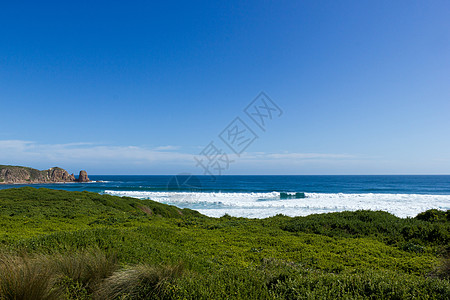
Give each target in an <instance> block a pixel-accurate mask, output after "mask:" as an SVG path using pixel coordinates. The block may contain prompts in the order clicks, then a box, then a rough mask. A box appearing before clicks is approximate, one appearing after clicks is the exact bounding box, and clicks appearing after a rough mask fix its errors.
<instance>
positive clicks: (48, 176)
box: [0, 165, 90, 184]
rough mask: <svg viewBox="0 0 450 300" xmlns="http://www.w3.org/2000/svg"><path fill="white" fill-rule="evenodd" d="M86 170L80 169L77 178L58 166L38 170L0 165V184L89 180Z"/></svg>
mask: <svg viewBox="0 0 450 300" xmlns="http://www.w3.org/2000/svg"><path fill="white" fill-rule="evenodd" d="M89 181H90V180H89V177H88V175H87V173H86V171H81V172H80V176H79V178H78V179H76V178H75V176H74V175H73V174H69V172H67V171H66V170H64V169H62V168H58V167H54V168H50V169H48V170H43V171H39V170H36V169H33V168H28V167H20V166H4V165H0V184H29V183H65V182H89Z"/></svg>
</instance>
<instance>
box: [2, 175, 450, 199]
mask: <svg viewBox="0 0 450 300" xmlns="http://www.w3.org/2000/svg"><path fill="white" fill-rule="evenodd" d="M89 177H90V178H91V179H92V180H94V181H99V182H92V183H66V184H33V185H0V189H5V188H14V187H20V186H33V187H36V188H41V187H45V188H52V189H62V190H68V191H91V192H97V193H102V192H104V191H105V190H114V191H149V192H164V191H172V192H192V191H193V190H192V187H190V186H189V185H187V186H186V185H185V186H183V185H179V186H177V185H174V184H171V180H172V182H173V178H174V176H166V175H165V176H159V175H151V176H130V175H128V176H123V175H90V176H89ZM195 178H196V180H198V182H197V184H196V187H195V191H200V192H224V193H236V192H240V193H252V192H273V191H276V192H291V193H292V192H299V191H301V192H305V193H352V194H359V193H384V194H431V195H450V175H373V176H363V175H345V176H338V175H326V176H320V175H316V176H308V175H300V176H281V175H279V176H272V175H260V176H217V177H215V178H212V177H210V176H195Z"/></svg>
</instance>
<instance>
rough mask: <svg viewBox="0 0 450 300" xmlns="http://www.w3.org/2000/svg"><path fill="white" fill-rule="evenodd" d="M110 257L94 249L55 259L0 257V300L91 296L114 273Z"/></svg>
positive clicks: (114, 262) (115, 266)
mask: <svg viewBox="0 0 450 300" xmlns="http://www.w3.org/2000/svg"><path fill="white" fill-rule="evenodd" d="M117 268H118V264H117V260H116V257H115V256H114V255H106V254H104V253H103V252H101V251H99V250H98V249H91V250H87V251H79V252H73V253H65V254H56V255H36V256H29V255H6V254H3V255H1V256H0V299H2V300H3V299H5V300H6V299H14V300H20V299H23V300H25V299H27V300H31V299H32V300H41V299H48V300H52V299H62V298H64V297H63V295H65V296H66V297H69V298H70V297H71V296H70V295H71V294H84V295H87V294H89V293H91V292H92V291H93V290H94V289H95V288H96V286H97V285H98V284H99V283H100V282H101V281H102V280H103V279H104V278H106V277H108V276H110V275H112V274H113V272H114V271H115V270H117Z"/></svg>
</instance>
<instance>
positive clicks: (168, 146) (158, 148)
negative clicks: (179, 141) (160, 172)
mask: <svg viewBox="0 0 450 300" xmlns="http://www.w3.org/2000/svg"><path fill="white" fill-rule="evenodd" d="M178 149H180V147H179V146H172V145H167V146H159V147H156V148H154V149H153V150H155V151H172V150H178Z"/></svg>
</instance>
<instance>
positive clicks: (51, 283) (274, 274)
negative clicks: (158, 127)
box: [0, 188, 450, 300]
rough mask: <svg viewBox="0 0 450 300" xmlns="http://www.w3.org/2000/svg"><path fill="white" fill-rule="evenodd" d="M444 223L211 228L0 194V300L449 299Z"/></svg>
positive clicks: (434, 218)
mask: <svg viewBox="0 0 450 300" xmlns="http://www.w3.org/2000/svg"><path fill="white" fill-rule="evenodd" d="M447 216H448V214H446V212H441V211H427V212H424V213H422V214H419V215H418V216H417V217H415V218H405V219H402V218H398V217H396V216H394V215H392V214H389V213H386V212H381V211H356V212H341V213H330V214H319V215H310V216H307V217H295V218H291V217H287V216H283V215H277V216H274V217H271V218H266V219H261V220H260V219H246V218H235V217H232V216H229V215H225V216H223V217H221V218H209V217H206V216H203V215H201V214H199V213H198V212H195V211H192V210H186V209H179V208H177V207H174V206H168V205H164V204H161V203H157V202H154V201H151V200H138V199H133V198H127V197H124V198H121V197H114V196H109V195H99V194H95V193H89V192H67V191H55V190H49V189H34V188H18V189H8V190H0V253H3V258H2V260H1V262H2V269H1V270H0V287H1V289H0V299H78V300H84V299H148V298H151V299H336V297H337V298H344V299H368V298H369V299H447V298H450V297H449V289H450V283H449V277H448V273H449V271H448V270H449V263H448V259H445V258H446V257H447V256H446V255H448V250H449V249H450V247H449V241H450V240H449V232H450V229H449V226H450V222H449V221H448V219H447ZM180 262H181V263H180ZM25 282H27V283H29V284H25ZM30 287H32V289H31V288H30ZM26 289H28V290H30V291H28V290H26ZM31 291H34V292H31ZM31 293H32V294H31ZM27 297H28V298H27ZM30 297H31V298H30Z"/></svg>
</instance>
